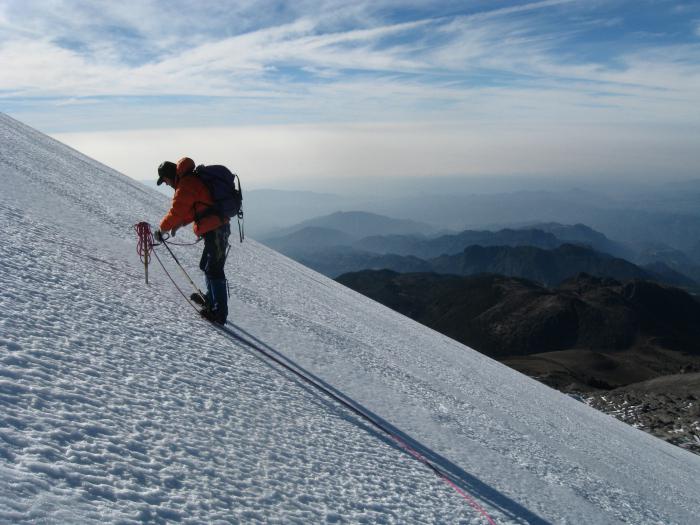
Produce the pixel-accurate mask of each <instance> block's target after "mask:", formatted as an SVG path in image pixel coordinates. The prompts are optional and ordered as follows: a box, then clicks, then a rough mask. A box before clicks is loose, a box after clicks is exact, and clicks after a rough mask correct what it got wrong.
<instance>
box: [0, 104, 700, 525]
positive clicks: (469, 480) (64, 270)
mask: <svg viewBox="0 0 700 525" xmlns="http://www.w3.org/2000/svg"><path fill="white" fill-rule="evenodd" d="M0 141H1V145H2V149H0V179H1V180H2V183H3V189H4V191H3V193H2V194H0V224H2V231H3V232H4V235H3V236H0V253H1V254H2V258H1V259H0V312H2V313H1V314H0V407H1V412H0V522H12V523H91V522H94V523H102V522H114V523H144V522H158V523H165V522H182V523H465V524H483V523H486V521H485V519H484V518H483V517H482V516H480V515H479V514H478V513H477V512H476V510H475V509H473V508H472V507H470V506H469V505H468V504H467V502H466V501H464V499H462V498H461V497H460V496H459V495H458V494H457V493H456V492H455V491H453V490H452V489H451V488H449V487H448V486H447V485H445V484H444V483H443V482H441V481H440V480H439V479H438V478H437V477H436V476H435V475H434V474H433V473H432V472H431V471H430V470H429V469H427V468H426V467H425V466H423V465H421V464H420V463H418V462H416V461H415V460H414V459H413V458H411V457H410V456H409V455H408V454H406V453H405V452H403V451H402V450H400V449H399V448H398V447H397V446H396V445H395V444H394V443H393V442H391V441H390V440H389V439H388V438H387V437H386V436H385V435H384V434H382V433H381V432H379V431H377V430H376V429H375V428H373V427H371V426H368V424H367V423H366V422H365V421H364V420H362V419H360V418H358V417H357V416H356V415H354V414H353V413H352V412H350V411H348V410H347V409H344V408H342V407H341V406H339V405H338V404H337V403H335V402H334V401H331V400H329V399H327V398H325V397H324V396H323V395H322V394H320V393H318V392H317V391H315V390H313V389H311V388H310V387H308V386H307V385H305V384H303V383H301V382H300V381H299V380H298V379H296V378H295V377H294V376H293V375H291V374H290V373H289V372H286V371H284V370H280V369H279V367H278V366H277V365H274V364H270V363H268V362H267V361H266V360H265V359H264V358H261V357H260V356H259V354H258V353H257V352H256V351H255V350H254V349H253V348H251V347H249V346H247V345H245V344H243V343H241V342H240V341H238V340H236V339H233V338H231V337H228V336H227V335H226V334H225V333H222V332H219V331H217V330H215V329H213V328H212V327H211V326H209V325H208V324H207V323H205V322H203V321H201V320H199V319H197V317H196V315H195V313H194V311H193V310H192V309H191V307H190V306H189V305H188V304H187V303H186V302H185V301H184V300H183V299H182V297H181V296H180V295H179V294H178V293H177V292H176V291H175V290H174V288H173V286H172V284H171V283H170V281H169V280H168V279H167V277H166V276H165V275H164V274H163V272H162V271H161V270H160V269H159V267H158V265H157V263H156V262H155V261H154V262H153V264H152V266H151V268H150V281H151V285H150V286H149V287H146V286H145V285H144V284H143V267H142V265H141V263H140V262H139V260H138V256H137V255H136V253H135V234H134V232H133V230H132V225H133V224H134V223H135V222H138V221H140V220H149V221H150V222H154V223H155V222H157V221H158V219H159V218H160V217H161V216H162V213H163V212H164V211H165V210H166V209H167V199H166V198H164V197H163V196H161V195H159V194H157V193H155V192H151V191H149V190H147V189H146V188H141V187H140V186H139V185H138V184H137V183H135V182H133V181H130V180H128V179H127V178H125V177H123V176H122V175H120V174H118V173H116V172H114V171H113V170H110V169H109V168H106V167H104V166H102V165H100V164H99V163H97V162H95V161H93V160H91V159H89V158H87V157H85V156H83V155H81V154H79V153H77V152H75V151H73V150H71V149H70V148H68V147H66V146H64V145H61V144H59V143H57V142H55V141H52V140H50V139H48V138H46V137H45V136H44V135H42V134H40V133H38V132H35V131H33V130H31V129H28V128H26V127H25V126H23V125H21V124H18V123H16V122H15V121H13V120H11V119H8V118H7V117H4V116H3V115H0ZM47 166H50V167H51V169H47ZM235 237H236V234H234V235H232V237H231V241H232V243H233V248H232V250H231V256H230V259H229V261H228V263H227V273H228V275H229V279H230V284H231V295H232V300H231V305H230V306H231V318H230V321H231V322H232V329H233V330H234V331H236V332H238V333H240V334H241V335H243V336H244V337H245V338H247V339H249V340H252V341H255V340H256V339H257V341H256V344H258V345H259V346H266V345H267V346H268V347H269V348H271V349H273V350H274V351H279V352H280V353H282V354H283V355H285V356H288V357H289V358H290V359H291V360H292V361H294V362H296V363H298V364H299V365H300V366H302V367H304V368H305V369H307V370H309V371H310V372H311V373H313V374H315V375H316V376H318V377H320V378H322V379H323V380H324V381H326V382H327V383H328V384H330V385H331V386H332V387H333V388H335V389H337V390H338V391H339V392H342V393H343V394H345V395H347V396H349V397H350V398H351V399H353V400H354V401H355V402H356V403H358V404H359V405H361V406H363V407H365V408H366V409H367V410H369V411H371V412H372V413H374V414H376V415H377V417H379V418H381V419H382V420H384V421H385V422H386V424H387V425H389V426H393V427H394V428H395V429H396V431H397V432H398V434H399V435H400V436H401V437H402V438H403V439H406V440H407V441H408V442H409V443H410V444H411V445H412V446H414V448H416V449H417V450H418V451H419V452H420V453H421V454H423V455H425V456H426V457H428V458H429V459H431V460H433V461H434V462H435V463H436V464H438V465H440V466H441V467H442V468H443V469H444V470H446V471H447V472H449V473H450V475H451V478H452V479H453V480H455V481H456V482H457V483H458V484H459V485H460V486H461V487H462V488H464V489H465V490H467V491H468V492H469V493H470V494H471V495H472V496H473V497H475V498H476V499H477V500H478V501H479V502H480V504H481V505H483V506H484V507H485V508H486V510H487V511H488V512H489V514H490V515H491V516H492V517H493V518H494V519H495V520H496V522H497V523H557V524H559V523H570V524H581V523H596V524H598V523H634V524H638V523H648V524H656V523H664V524H668V523H678V524H685V523H695V522H696V519H695V518H697V516H698V515H699V514H700V495H699V494H700V460H699V459H698V458H697V457H696V456H694V455H693V454H690V453H687V452H686V451H683V450H680V449H677V448H675V447H672V446H670V445H668V444H666V443H664V442H662V441H660V440H657V439H655V438H653V437H651V436H648V435H646V434H643V433H642V432H640V431H637V430H635V429H633V428H631V427H628V426H626V425H624V424H623V423H620V422H618V421H616V420H614V419H613V418H610V417H608V416H605V415H603V414H601V413H598V412H596V411H594V410H592V409H590V408H589V407H587V406H585V405H583V404H582V403H579V402H577V401H575V400H573V399H570V398H569V397H567V396H564V395H562V394H559V393H558V392H555V391H553V390H551V389H549V388H547V387H545V386H543V385H540V384H538V383H536V382H535V381H533V380H530V379H528V378H526V377H524V376H522V375H520V374H517V373H515V372H513V371H511V370H509V369H507V368H506V367H504V366H502V365H500V364H498V363H496V362H495V361H492V360H490V359H488V358H486V357H484V356H482V355H481V354H478V353H476V352H473V351H472V350H470V349H468V348H466V347H464V346H462V345H460V344H458V343H456V342H454V341H452V340H450V339H448V338H446V337H445V336H442V335H440V334H438V333H436V332H434V331H432V330H430V329H428V328H425V327H423V326H420V325H418V324H416V323H414V322H412V321H410V320H408V319H406V318H404V317H402V316H400V315H398V314H396V313H395V312H392V311H390V310H388V309H386V308H384V307H383V306H381V305H378V304H376V303H373V302H372V301H370V300H368V299H366V298H364V297H362V296H359V295H358V294H356V293H354V292H352V291H351V290H348V289H345V288H343V287H342V286H340V285H338V284H337V283H335V282H333V281H332V280H329V279H327V278H325V277H323V276H321V275H319V274H316V273H315V272H313V271H311V270H309V269H307V268H304V267H302V266H300V265H298V264H296V263H294V262H293V261H291V260H289V259H287V258H285V257H283V256H281V255H279V254H276V253H275V252H272V251H271V250H269V249H267V248H265V247H263V246H261V245H259V244H257V243H255V242H254V241H252V240H247V241H246V242H245V243H244V244H242V245H241V244H239V243H238V242H237V239H236V238H235ZM180 238H182V239H183V240H184V241H187V240H192V236H191V235H189V236H188V235H183V234H178V238H177V239H176V240H179V239H180ZM174 249H175V250H176V253H177V255H178V258H180V260H181V261H182V262H183V264H184V265H185V266H186V267H187V268H188V269H191V270H192V273H193V276H196V278H197V280H199V272H198V270H197V262H198V256H199V252H200V247H199V246H196V247H195V248H184V247H175V248H174ZM158 253H159V255H160V256H161V258H162V259H163V261H164V262H165V263H166V264H167V265H168V269H169V271H171V272H172V275H173V277H174V278H176V280H177V281H178V282H179V283H180V284H181V285H183V290H185V291H186V292H187V293H189V288H187V287H186V286H185V283H183V279H182V278H181V277H180V276H179V275H177V273H176V272H177V269H176V268H175V266H174V265H173V264H172V261H171V260H170V259H169V256H168V254H167V252H165V251H162V250H160V251H158ZM187 286H189V285H187Z"/></svg>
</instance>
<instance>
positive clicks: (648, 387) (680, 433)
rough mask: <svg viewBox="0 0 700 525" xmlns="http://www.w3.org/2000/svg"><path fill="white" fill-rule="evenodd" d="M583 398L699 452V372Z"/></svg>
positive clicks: (640, 427)
mask: <svg viewBox="0 0 700 525" xmlns="http://www.w3.org/2000/svg"><path fill="white" fill-rule="evenodd" d="M581 397H582V398H583V399H584V400H585V402H586V403H587V404H589V405H590V406H592V407H594V408H596V409H598V410H600V411H602V412H605V413H606V414H610V415H611V416H614V417H616V418H617V419H619V420H621V421H624V422H625V423H628V424H630V425H632V426H634V427H636V428H639V429H640V430H644V431H645V432H648V433H650V434H652V435H654V436H656V437H658V438H660V439H663V440H665V441H668V442H669V443H672V444H674V445H677V446H679V447H682V448H685V449H687V450H689V451H691V452H694V453H695V454H700V373H694V374H679V375H672V376H664V377H660V378H657V379H653V380H651V381H644V382H643V383H637V384H634V385H629V386H626V387H622V388H617V389H615V390H611V391H609V392H598V393H590V392H588V393H585V394H582V395H581Z"/></svg>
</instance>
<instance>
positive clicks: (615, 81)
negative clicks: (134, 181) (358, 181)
mask: <svg viewBox="0 0 700 525" xmlns="http://www.w3.org/2000/svg"><path fill="white" fill-rule="evenodd" d="M0 63H2V64H3V75H1V76H0V110H2V111H3V112H5V113H8V114H10V115H11V116H14V117H16V118H18V119H20V120H22V121H24V122H26V123H28V124H30V125H33V126H35V127H37V128H39V129H41V130H42V131H46V132H49V133H52V134H54V135H55V136H57V137H59V138H61V139H62V140H66V141H68V142H69V143H71V144H72V145H74V146H76V147H78V148H79V149H83V150H85V151H86V153H88V154H91V155H93V156H96V157H97V158H98V159H100V160H104V161H106V162H108V163H111V164H112V165H115V167H117V168H120V169H123V170H124V171H126V172H127V173H129V174H132V175H133V176H139V173H141V168H140V167H138V166H140V163H143V162H153V158H155V155H156V154H160V155H161V156H162V155H165V154H169V155H172V154H174V153H173V152H170V151H169V150H168V148H167V147H158V146H156V145H155V142H157V141H156V140H155V139H156V138H157V137H160V136H161V135H163V134H164V133H165V134H169V135H170V136H171V141H170V144H171V146H175V145H176V146H177V147H180V148H187V147H188V145H189V143H188V141H190V142H192V143H197V144H199V146H198V148H199V149H197V150H196V151H197V152H199V153H201V154H202V155H206V156H211V155H214V156H217V155H218V156H224V155H225V154H226V151H227V150H226V146H225V143H224V142H223V141H224V140H226V141H230V140H235V141H237V143H240V142H241V140H242V141H243V143H244V145H245V147H242V148H239V151H237V158H238V159H242V160H241V161H242V162H244V164H245V165H246V167H251V168H258V167H259V166H261V165H263V166H264V169H263V172H264V173H263V175H264V176H263V179H265V178H266V177H267V178H269V175H270V174H271V173H272V172H274V171H279V170H280V168H281V167H285V166H287V167H288V166H289V165H295V166H298V168H297V171H296V172H295V173H294V174H295V175H299V174H306V175H310V176H321V174H323V173H326V174H327V173H336V172H337V173H339V174H343V173H344V172H343V169H345V168H343V167H341V166H340V164H341V163H342V162H344V161H345V160H346V159H345V156H346V155H350V157H351V158H356V157H357V155H358V154H362V152H367V148H368V147H369V151H368V152H367V154H366V155H364V157H366V158H365V159H364V161H365V162H364V164H363V165H362V168H363V169H365V170H367V171H368V172H369V173H375V172H376V174H381V173H387V170H389V171H391V170H392V169H394V171H396V173H411V174H413V173H415V174H421V173H422V174H425V173H423V172H424V171H426V170H429V169H430V167H431V166H432V167H433V168H432V169H433V170H434V171H435V172H437V173H440V174H477V173H478V174H480V175H483V174H489V173H494V174H515V173H520V172H522V173H536V174H552V175H554V174H557V173H563V172H564V171H565V170H568V171H567V172H576V173H577V174H578V175H585V174H586V173H592V174H596V175H598V176H605V175H606V170H607V172H608V173H609V174H611V175H615V176H622V175H630V174H634V173H640V170H641V171H645V170H646V171H647V172H648V173H646V175H649V176H651V175H653V173H657V172H659V170H660V169H662V168H663V167H664V166H666V167H668V168H669V169H668V170H667V171H668V172H669V173H672V174H676V175H677V176H679V177H689V176H692V173H693V169H694V166H697V165H698V161H700V158H698V156H697V155H698V154H697V153H695V151H694V150H695V149H698V148H697V144H698V139H699V138H700V129H699V128H700V2H697V1H695V2H683V1H678V2H671V1H663V0H635V1H622V0H619V1H617V0H609V1H598V0H541V1H496V0H492V1H483V0H481V1H469V0H463V1H444V2H435V1H403V2H398V1H388V0H377V1H367V2H363V1H358V2H338V1H316V2H311V1H304V0H302V1H295V2H282V1H246V0H244V1H239V2H222V1H203V2H202V1H198V2H183V1H139V2H96V1H69V0H63V1H62V0H54V1H50V2H32V1H14V0H9V1H8V0H4V1H2V2H0ZM214 129H216V130H218V131H216V132H213V131H212V130H214ZM285 130H286V132H287V134H286V135H285ZM272 136H274V137H277V139H276V140H278V141H279V142H270V143H269V146H270V148H268V153H267V154H262V153H261V154H262V155H263V157H269V156H270V153H269V152H270V151H272V152H274V154H275V155H273V156H280V157H283V158H284V162H282V161H280V164H279V165H276V164H274V163H270V160H269V159H266V158H260V157H255V156H251V155H248V153H247V152H248V151H249V150H251V149H252V150H256V149H258V146H257V144H256V143H253V142H252V141H253V140H256V141H259V140H265V137H272ZM298 137H302V138H304V137H306V140H302V141H301V144H297V142H298V140H299V139H298ZM383 139H386V140H387V141H388V144H387V147H386V148H379V147H377V146H376V143H377V141H378V140H383ZM144 140H145V141H151V142H152V144H151V146H152V147H151V148H148V149H147V152H140V149H139V145H140V144H141V143H142V142H143V141H144ZM180 140H181V141H182V142H179V141H180ZM290 140H291V142H293V143H295V147H297V149H292V148H291V146H289V142H290ZM312 140H320V141H321V142H320V143H318V142H316V143H310V142H309V141H312ZM207 143H209V146H208V148H207V147H206V146H205V144H207ZM110 144H114V145H118V146H119V148H121V149H124V148H126V149H127V151H131V152H132V153H133V155H131V156H130V157H131V160H130V161H129V163H126V162H122V160H121V157H119V155H118V154H117V153H115V152H113V151H111V149H110ZM166 144H167V141H166ZM319 144H322V145H323V147H321V145H319ZM343 145H345V147H347V148H349V149H350V153H347V152H345V151H343ZM613 145H614V146H613ZM130 148H133V150H131V149H130ZM653 152H657V153H658V154H657V155H656V156H652V153H653ZM149 155H150V156H149ZM338 155H339V156H338ZM290 156H291V158H289V157H290ZM334 156H335V157H334ZM418 156H420V157H421V158H424V157H425V158H427V159H429V160H430V162H425V163H421V162H417V157H418ZM621 156H622V157H621ZM151 157H152V158H151ZM319 157H323V158H322V159H321V158H319ZM496 157H498V158H499V160H498V161H495V160H494V158H496ZM594 157H599V158H597V159H596V158H594ZM375 160H376V162H374V163H373V161H375ZM572 161H575V164H576V166H573V167H572V165H571V164H572ZM137 162H138V163H139V164H137ZM392 166H394V167H395V168H392ZM407 170H408V171H407ZM421 170H422V171H421ZM419 171H420V173H419ZM132 172H138V173H132ZM652 172H653V173H652ZM143 173H145V171H144V172H143ZM696 173H697V172H696Z"/></svg>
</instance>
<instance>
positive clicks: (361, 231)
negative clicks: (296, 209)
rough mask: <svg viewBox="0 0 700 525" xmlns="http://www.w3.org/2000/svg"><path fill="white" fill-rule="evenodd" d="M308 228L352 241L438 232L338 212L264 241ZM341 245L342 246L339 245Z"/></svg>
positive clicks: (373, 216)
mask: <svg viewBox="0 0 700 525" xmlns="http://www.w3.org/2000/svg"><path fill="white" fill-rule="evenodd" d="M307 228H314V229H319V228H322V229H324V230H334V231H337V232H339V233H340V234H341V236H343V235H344V236H345V237H346V238H351V239H353V240H358V239H362V238H364V237H368V236H370V235H408V234H412V235H428V234H434V233H436V232H438V228H436V227H434V226H431V225H429V224H425V223H420V222H416V221H411V220H406V219H392V218H391V217H385V216H383V215H377V214H374V213H367V212H362V211H348V212H343V211H338V212H335V213H331V214H330V215H324V216H322V217H315V218H313V219H309V220H306V221H303V222H301V223H299V224H296V225H294V226H291V227H289V228H283V229H280V230H277V231H275V232H273V233H272V234H270V235H267V236H265V237H263V238H262V240H263V241H265V242H268V241H269V240H274V239H279V238H282V237H285V236H288V235H292V234H294V233H297V232H299V231H300V230H304V229H307ZM338 244H343V243H342V242H338Z"/></svg>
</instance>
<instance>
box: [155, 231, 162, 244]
mask: <svg viewBox="0 0 700 525" xmlns="http://www.w3.org/2000/svg"><path fill="white" fill-rule="evenodd" d="M153 238H154V239H155V240H156V241H157V242H163V233H162V232H161V231H160V230H156V231H155V233H154V234H153Z"/></svg>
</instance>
